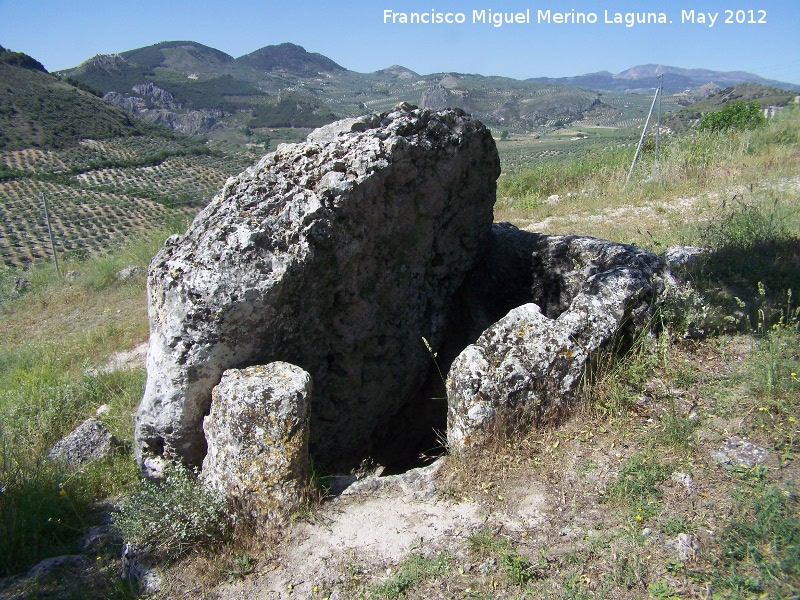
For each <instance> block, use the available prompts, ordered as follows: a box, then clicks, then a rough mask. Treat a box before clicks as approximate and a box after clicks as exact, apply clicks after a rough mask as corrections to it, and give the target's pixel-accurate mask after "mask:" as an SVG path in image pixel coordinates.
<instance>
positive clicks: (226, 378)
mask: <svg viewBox="0 0 800 600" xmlns="http://www.w3.org/2000/svg"><path fill="white" fill-rule="evenodd" d="M310 394H311V377H310V376H309V375H308V373H306V372H305V371H303V370H302V369H301V368H299V367H296V366H294V365H290V364H288V363H285V362H274V363H270V364H268V365H265V366H255V367H248V368H246V369H241V370H240V369H229V370H227V371H225V373H223V374H222V380H221V381H220V382H219V384H218V385H217V386H216V387H215V388H214V389H213V391H212V401H211V413H210V414H209V415H208V416H207V417H206V418H205V419H204V421H203V428H204V430H205V435H206V440H207V442H208V454H206V457H205V460H203V477H204V478H205V479H206V480H207V481H208V482H209V483H210V484H211V485H212V486H214V487H216V488H217V489H220V490H222V491H224V492H225V494H226V495H227V496H228V497H229V498H232V499H233V500H235V501H236V502H237V503H238V504H239V505H240V506H242V507H244V509H245V510H246V511H247V512H248V513H249V514H250V515H251V516H253V517H256V518H259V517H266V516H270V515H273V514H281V513H284V514H285V513H287V512H289V511H291V510H292V509H293V508H295V507H296V506H298V505H299V504H300V503H301V502H302V500H303V491H304V488H305V486H306V485H307V483H308V479H309V462H308V404H309V403H308V400H309V396H310Z"/></svg>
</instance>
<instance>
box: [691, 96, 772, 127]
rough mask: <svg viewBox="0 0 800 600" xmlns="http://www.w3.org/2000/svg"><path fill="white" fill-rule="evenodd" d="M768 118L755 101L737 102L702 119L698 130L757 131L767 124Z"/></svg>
mask: <svg viewBox="0 0 800 600" xmlns="http://www.w3.org/2000/svg"><path fill="white" fill-rule="evenodd" d="M766 121H767V118H766V117H765V116H764V113H763V112H762V111H761V106H760V105H759V103H758V102H756V101H755V100H753V101H751V102H745V101H744V100H736V101H735V102H729V103H727V104H725V105H724V106H723V107H722V108H721V109H720V110H716V111H714V112H709V113H706V114H704V115H703V116H702V117H700V124H699V125H698V126H697V128H698V129H699V130H701V131H711V132H714V131H727V130H729V129H756V128H757V127H761V126H762V125H763V124H764V123H766Z"/></svg>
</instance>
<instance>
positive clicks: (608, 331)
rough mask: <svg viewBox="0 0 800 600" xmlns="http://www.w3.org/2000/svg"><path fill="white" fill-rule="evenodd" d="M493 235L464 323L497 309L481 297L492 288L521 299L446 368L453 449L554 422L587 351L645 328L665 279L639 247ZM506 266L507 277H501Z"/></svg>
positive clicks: (506, 228)
mask: <svg viewBox="0 0 800 600" xmlns="http://www.w3.org/2000/svg"><path fill="white" fill-rule="evenodd" d="M493 238H494V239H493V242H492V243H491V244H490V249H489V253H488V254H487V256H485V257H484V258H483V259H482V263H481V265H480V266H479V267H477V268H476V271H475V272H473V273H471V274H470V278H469V280H468V284H469V283H470V282H476V284H475V286H474V288H473V292H472V293H473V295H474V297H472V298H467V299H466V300H465V301H464V302H465V305H466V306H469V307H475V306H477V307H479V308H478V309H475V310H473V313H474V319H473V320H475V321H477V322H481V321H483V322H485V321H486V319H488V320H489V322H491V319H492V316H491V315H486V314H485V309H484V307H486V306H490V307H491V306H492V304H494V306H495V308H496V307H497V302H494V303H493V302H491V301H489V300H487V298H489V299H491V297H494V296H496V295H497V294H498V290H502V291H503V294H502V296H505V297H507V298H520V297H522V296H524V295H525V294H527V296H528V298H529V299H530V301H529V302H527V303H525V304H522V305H520V306H517V307H516V308H513V309H512V310H510V311H509V312H508V313H507V314H506V315H505V316H504V317H502V318H501V319H500V320H499V321H497V322H495V323H494V324H491V325H489V326H488V328H487V329H486V330H485V331H484V332H483V333H482V334H481V335H480V337H479V338H478V340H477V341H476V342H475V343H474V344H471V345H469V346H467V347H466V348H465V349H464V350H463V351H462V352H461V354H460V355H459V356H458V357H457V358H456V359H455V361H454V362H453V364H452V366H451V368H450V372H449V374H448V377H447V399H448V415H447V440H448V444H449V446H450V448H451V449H453V450H455V451H458V450H462V449H465V448H468V447H470V446H481V445H482V444H483V443H484V442H485V441H486V440H487V438H490V437H491V436H493V435H496V434H505V433H508V432H509V431H511V430H513V429H514V428H515V427H517V426H519V425H527V424H529V423H538V422H541V421H543V420H550V419H556V418H558V417H559V416H561V415H563V414H564V413H565V412H566V410H567V408H568V405H569V402H570V400H571V399H572V397H573V396H574V393H575V390H576V389H577V387H578V384H579V383H580V381H581V379H582V377H583V375H584V372H585V369H586V368H587V367H588V364H589V359H590V357H591V356H592V354H593V353H595V352H596V351H597V350H599V349H600V348H602V347H603V346H605V345H607V344H608V343H610V342H611V341H612V340H614V339H617V341H619V342H620V343H623V344H624V343H625V340H626V338H630V337H631V336H633V335H636V333H637V332H638V331H641V330H642V329H644V328H646V327H648V326H649V318H650V316H651V315H652V311H653V309H654V307H655V305H656V303H657V302H658V299H659V297H660V293H661V291H662V290H663V287H664V283H663V278H664V276H665V274H666V273H667V272H668V271H667V269H666V265H665V263H664V261H663V259H661V258H660V257H658V256H656V255H654V254H651V253H649V252H647V251H645V250H642V249H641V248H636V247H634V246H627V245H624V244H616V243H613V242H608V241H605V240H598V239H595V238H590V237H580V236H546V235H540V234H532V233H527V232H524V231H520V230H518V229H516V228H515V227H513V226H510V225H507V224H499V225H495V226H494V228H493ZM500 265H504V266H500ZM512 267H513V269H514V271H515V272H514V274H513V275H506V274H504V272H503V269H510V268H512ZM526 273H527V276H526ZM498 275H499V281H498V282H497V283H496V285H494V287H493V288H490V287H489V286H491V285H492V277H498ZM480 281H483V282H486V283H484V284H483V285H484V288H483V289H479V287H480V286H479V285H478V283H477V282H480ZM534 301H535V302H534Z"/></svg>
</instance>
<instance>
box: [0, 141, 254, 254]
mask: <svg viewBox="0 0 800 600" xmlns="http://www.w3.org/2000/svg"><path fill="white" fill-rule="evenodd" d="M258 156H259V155H258V153H257V152H253V151H249V150H241V149H233V148H232V147H230V148H226V149H225V151H224V152H223V151H222V150H221V149H220V148H219V147H217V148H214V147H209V146H205V145H197V144H194V143H191V144H190V143H188V142H187V141H186V140H183V139H180V138H179V139H168V138H147V137H142V138H135V137H134V138H120V139H115V140H109V141H102V142H98V141H92V140H85V141H84V142H82V143H81V144H80V145H78V146H76V147H73V148H68V149H65V150H59V151H44V150H40V149H26V150H18V151H6V152H3V153H0V256H2V261H3V263H4V264H5V265H6V266H13V267H18V266H23V265H27V264H30V263H31V261H34V260H38V259H44V258H52V251H51V248H50V241H49V237H48V231H47V224H46V220H45V215H44V206H43V200H46V201H47V204H48V209H49V216H50V223H51V227H52V233H53V241H54V244H55V250H56V253H57V254H58V255H59V256H61V255H62V254H66V255H67V256H76V257H80V256H85V255H86V254H87V253H91V252H98V251H103V250H108V249H109V248H111V247H113V246H115V245H118V244H119V243H121V242H122V241H123V240H125V239H126V238H128V237H130V236H131V235H133V234H136V233H140V232H143V231H148V230H151V229H159V228H164V227H168V226H169V225H170V223H176V224H178V223H185V222H187V221H188V220H189V219H191V217H192V216H193V215H194V213H195V212H196V211H197V210H198V208H199V207H202V206H204V205H205V204H207V203H208V202H209V200H211V198H212V197H213V196H214V194H216V192H217V191H219V189H220V188H221V187H222V185H223V184H224V182H225V180H226V179H227V178H228V177H230V176H231V175H235V174H237V173H239V172H241V171H242V170H243V169H244V168H245V167H247V166H249V165H250V164H252V163H253V162H254V161H255V160H256V159H257V158H258Z"/></svg>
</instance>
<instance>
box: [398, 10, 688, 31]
mask: <svg viewBox="0 0 800 600" xmlns="http://www.w3.org/2000/svg"><path fill="white" fill-rule="evenodd" d="M692 12H694V11H692ZM531 16H532V14H531V9H527V10H524V11H522V12H494V11H492V10H491V9H489V10H487V9H482V10H473V11H472V15H471V19H470V20H469V22H471V23H485V24H487V25H493V26H494V27H502V26H503V25H513V24H522V25H524V24H529V23H531ZM535 16H536V22H537V23H548V24H550V23H552V24H557V25H580V24H584V23H586V24H590V25H594V24H595V23H608V24H616V25H625V26H626V27H633V26H634V25H637V24H646V23H655V24H664V23H667V22H668V20H667V15H666V14H665V13H663V12H659V13H656V12H628V13H620V12H610V11H608V10H606V11H603V20H601V19H600V17H599V16H598V14H597V13H594V12H577V11H575V10H574V9H573V10H571V11H568V12H556V11H552V10H550V9H547V10H542V9H539V10H537V11H536V15H535ZM383 22H384V23H385V24H390V25H395V24H399V25H415V24H420V25H439V24H457V25H461V24H464V23H466V22H467V13H463V12H439V11H437V10H436V9H431V10H430V11H429V12H397V11H394V10H391V9H386V10H384V11H383Z"/></svg>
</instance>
